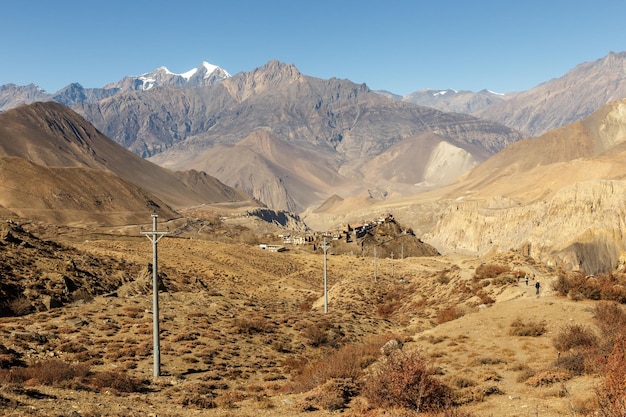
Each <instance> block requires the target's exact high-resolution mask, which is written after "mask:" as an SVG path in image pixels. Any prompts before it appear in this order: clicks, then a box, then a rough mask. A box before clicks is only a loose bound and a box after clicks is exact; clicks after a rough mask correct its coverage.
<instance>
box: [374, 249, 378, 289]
mask: <svg viewBox="0 0 626 417" xmlns="http://www.w3.org/2000/svg"><path fill="white" fill-rule="evenodd" d="M376 281H377V280H376V246H374V282H376Z"/></svg>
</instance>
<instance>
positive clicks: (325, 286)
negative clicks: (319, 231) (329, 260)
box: [322, 236, 330, 313]
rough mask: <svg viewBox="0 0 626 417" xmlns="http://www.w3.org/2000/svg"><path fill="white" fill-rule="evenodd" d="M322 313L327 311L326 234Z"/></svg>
mask: <svg viewBox="0 0 626 417" xmlns="http://www.w3.org/2000/svg"><path fill="white" fill-rule="evenodd" d="M322 248H323V249H324V313H328V280H327V278H326V251H327V250H328V248H330V245H328V244H326V236H324V244H323V246H322Z"/></svg>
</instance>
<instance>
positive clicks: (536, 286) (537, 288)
mask: <svg viewBox="0 0 626 417" xmlns="http://www.w3.org/2000/svg"><path fill="white" fill-rule="evenodd" d="M539 288H541V284H539V281H537V282H536V283H535V289H536V290H537V292H536V294H537V295H539Z"/></svg>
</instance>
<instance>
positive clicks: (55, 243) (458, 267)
mask: <svg viewBox="0 0 626 417" xmlns="http://www.w3.org/2000/svg"><path fill="white" fill-rule="evenodd" d="M194 214H195V216H194V217H188V218H186V219H179V220H177V221H173V222H169V223H163V224H162V225H161V224H160V226H163V227H167V228H169V235H166V236H165V237H164V238H163V239H161V240H160V241H159V244H158V256H159V261H158V262H159V263H158V266H159V274H160V275H159V276H160V279H161V281H162V290H161V292H160V294H159V301H160V309H161V310H160V320H161V331H160V336H161V375H160V376H158V377H153V365H154V363H153V350H152V347H153V334H152V328H153V315H152V300H153V298H152V292H151V285H152V284H151V282H152V275H151V273H150V270H149V267H148V265H149V264H150V263H151V260H152V247H151V244H150V241H149V240H148V239H146V237H145V236H141V235H140V229H139V227H138V226H133V227H128V228H118V229H117V230H107V231H104V230H99V231H95V230H91V231H89V229H83V228H68V227H50V226H43V225H38V224H36V223H30V224H28V223H27V224H23V225H20V224H17V223H14V222H11V221H9V222H6V223H4V224H3V226H2V252H1V253H2V257H3V259H2V264H3V265H4V267H5V268H11V269H12V270H13V271H20V270H23V271H28V272H27V273H26V272H25V273H24V275H23V276H21V277H20V278H21V280H22V285H24V286H25V287H27V288H30V289H31V290H30V291H28V294H29V295H30V296H31V297H32V298H31V300H34V301H35V303H32V304H33V306H37V310H38V311H33V310H31V309H34V308H35V307H31V305H30V304H29V303H24V299H22V304H21V305H20V303H18V302H17V301H14V302H13V303H12V304H11V305H10V306H11V308H13V309H15V311H14V312H13V313H15V314H12V315H11V316H10V317H4V318H2V319H1V321H0V345H1V348H2V355H1V356H0V358H1V359H2V360H1V361H0V364H2V370H1V372H0V378H1V379H2V381H3V383H2V388H1V389H0V400H1V404H2V410H3V413H4V414H5V415H8V416H21V415H41V416H78V415H80V416H118V415H119V416H149V415H152V416H192V415H209V416H253V415H266V416H294V415H309V416H323V415H334V414H336V413H338V412H340V413H341V414H343V415H346V416H359V415H371V416H387V415H395V416H409V415H413V414H412V413H414V412H415V411H416V410H415V409H411V407H403V406H402V404H403V403H402V402H401V401H399V402H397V403H394V402H390V403H388V404H385V403H384V402H382V403H381V400H380V399H379V398H378V397H377V396H376V394H375V393H374V394H373V393H372V390H374V391H375V390H376V389H379V390H383V391H382V392H383V394H384V393H385V392H384V389H385V386H384V385H383V386H378V388H376V386H374V387H372V386H371V385H368V382H367V381H368V378H369V379H372V378H375V377H378V378H380V377H381V376H380V375H379V374H378V373H377V371H376V369H377V367H379V366H384V364H385V363H386V361H389V358H391V357H395V356H394V355H413V354H419V358H421V360H423V361H424V363H425V364H427V367H428V369H430V371H429V373H428V375H429V377H431V378H436V380H437V381H440V382H441V383H443V384H445V386H446V387H449V390H450V394H449V396H446V397H445V398H447V399H448V400H449V401H450V404H454V407H444V406H445V404H443V403H441V404H439V405H440V406H441V407H440V408H438V407H432V406H431V407H430V408H428V407H427V408H426V410H427V411H429V412H430V413H432V415H442V416H443V415H445V416H501V415H507V416H520V417H521V416H536V415H540V416H574V415H594V414H593V413H594V412H595V411H596V410H597V409H598V397H597V394H596V393H597V390H598V389H600V388H601V386H602V385H601V384H603V383H604V382H603V375H604V372H603V371H601V369H602V366H603V365H602V363H601V362H602V361H597V360H595V359H594V355H595V354H598V353H591V350H593V351H597V350H601V345H602V343H600V342H599V341H596V342H595V343H596V345H595V347H594V348H593V349H591V348H590V347H589V346H587V345H584V346H582V347H581V346H577V345H575V344H574V345H573V346H571V347H568V348H567V351H562V352H560V353H559V349H562V348H559V343H562V340H561V339H563V338H564V336H563V332H567V331H568V329H570V330H571V329H573V328H577V329H583V330H587V331H589V332H591V333H592V334H593V335H597V337H598V338H601V337H603V336H601V335H602V334H603V333H602V328H603V327H602V323H601V322H599V321H598V320H599V317H598V305H599V304H598V303H599V302H598V301H590V300H586V299H585V297H584V296H582V295H578V296H575V294H574V292H572V294H570V295H571V296H570V297H567V296H564V295H562V294H560V293H558V292H557V291H555V290H554V283H555V282H557V281H558V280H559V277H563V276H564V275H567V272H566V271H559V270H555V269H552V268H547V267H545V266H544V265H541V264H540V263H537V262H535V261H534V260H533V259H532V258H529V257H526V256H522V255H521V254H519V253H515V252H508V253H499V254H493V255H488V256H484V257H480V258H479V257H468V256H461V255H447V256H411V257H404V258H401V257H400V253H401V252H400V251H401V248H400V247H399V246H396V247H394V248H391V250H395V253H396V257H395V258H391V257H387V258H378V259H374V258H373V257H372V256H361V254H335V253H334V248H338V247H339V246H340V245H339V242H333V241H331V240H329V242H330V243H331V246H330V248H329V249H328V256H327V279H328V313H324V292H323V276H324V275H323V271H324V270H323V264H324V261H323V259H324V255H323V252H322V250H321V249H319V248H318V249H317V250H316V251H314V250H313V249H312V245H306V246H295V245H286V247H288V249H289V250H287V251H283V252H269V251H267V250H262V249H260V247H259V243H261V242H266V243H276V242H278V243H281V240H280V239H278V238H277V234H278V233H279V232H280V230H273V231H272V229H273V228H272V227H270V226H267V225H266V226H261V224H262V223H260V222H259V221H258V220H246V221H242V220H235V221H231V220H229V219H227V218H224V217H222V218H221V219H220V216H218V215H217V214H218V213H211V212H210V211H209V212H204V214H203V215H201V216H198V215H200V214H201V213H198V212H195V213H194ZM148 226H149V224H146V225H144V230H146V229H147V228H149V227H148ZM255 230H256V231H257V232H254V231H255ZM260 230H261V231H262V233H258V231H260ZM518 271H521V272H520V275H521V274H524V275H525V274H528V275H529V276H530V277H531V278H530V279H531V282H530V283H528V284H527V283H526V282H524V278H523V277H522V278H521V279H519V280H518V279H517V278H516V276H517V274H518ZM619 276H620V277H621V275H619ZM622 279H623V278H622ZM535 282H540V283H541V288H540V290H539V294H538V295H537V294H536V292H537V291H536V289H535V286H534V283H535ZM71 283H74V286H73V285H72V284H71ZM78 287H80V289H79V288H78ZM3 288H4V291H5V296H6V291H7V289H8V288H9V287H8V286H4V287H3ZM94 293H95V294H94ZM46 295H48V296H50V295H51V296H52V297H53V298H57V299H59V300H61V299H65V300H67V301H66V302H64V303H63V305H62V306H61V305H59V306H57V307H53V308H50V309H49V310H46V308H45V307H43V306H42V305H41V303H42V302H44V300H45V296H46ZM24 304H28V308H26V307H25V306H24ZM20 307H22V308H25V310H22V311H20V310H18V309H19V308H20ZM621 311H622V314H625V313H623V310H621ZM520 323H521V324H523V325H524V326H526V328H529V329H530V330H531V331H529V332H519V333H516V332H515V329H517V328H518V327H517V326H518V325H519V324H520ZM389 340H397V341H400V342H401V343H400V345H399V349H398V346H397V345H396V346H395V349H396V350H397V351H395V352H394V351H391V352H386V351H385V350H384V349H382V350H381V348H383V345H385V343H387V342H388V341H389ZM604 348H606V347H604ZM385 352H386V353H385ZM609 353H610V352H607V353H606V354H607V355H608V354H609ZM387 355H389V356H387ZM576 361H582V363H584V366H583V369H582V370H581V369H580V366H576V365H574V364H573V363H572V362H576ZM36 364H39V365H36ZM581 366H582V365H581ZM47 368H49V369H47ZM19 369H24V370H27V369H32V372H31V373H28V372H25V371H24V372H22V373H19V372H18V370H19ZM37 369H38V370H37ZM376 375H378V376H376ZM405 377H409V378H410V377H411V375H408V376H406V375H405ZM405 382H406V381H405ZM380 383H381V384H390V385H391V384H392V382H391V381H385V380H384V378H383V379H382V380H381V381H380ZM422 383H423V381H422ZM405 389H407V390H414V389H418V388H417V387H415V386H414V385H412V384H411V383H408V385H407V386H406V387H405ZM385 395H389V396H390V398H391V396H393V395H394V393H393V392H388V393H387V394H385ZM376 401H377V402H376ZM438 413H439V414H438Z"/></svg>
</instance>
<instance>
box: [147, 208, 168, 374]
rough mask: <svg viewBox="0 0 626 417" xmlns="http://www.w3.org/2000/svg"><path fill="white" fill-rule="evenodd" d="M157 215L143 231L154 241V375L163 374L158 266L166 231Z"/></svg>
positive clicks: (153, 216) (154, 215) (153, 215)
mask: <svg viewBox="0 0 626 417" xmlns="http://www.w3.org/2000/svg"><path fill="white" fill-rule="evenodd" d="M157 217H158V216H157V215H156V214H154V213H153V214H152V230H150V231H143V230H142V231H141V234H142V235H145V236H146V237H147V238H148V239H150V241H151V242H152V333H153V336H154V349H153V351H154V376H155V377H157V376H159V375H160V374H161V347H160V342H159V278H158V277H159V273H158V267H157V261H158V257H157V243H158V242H159V240H161V238H162V237H163V236H165V235H166V234H167V232H166V231H158V230H157Z"/></svg>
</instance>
